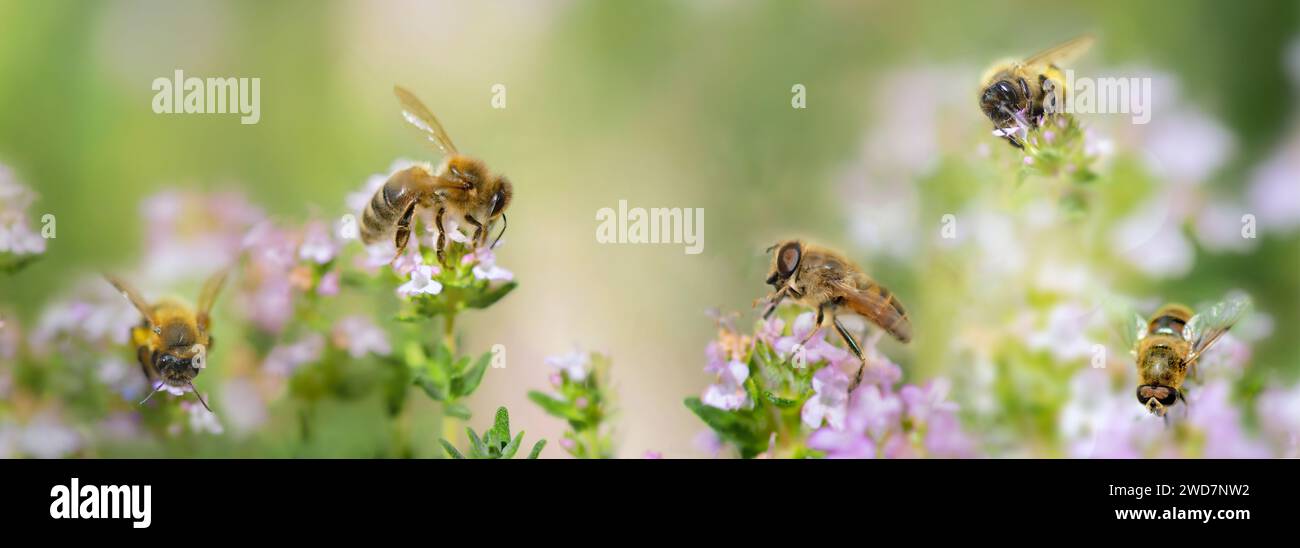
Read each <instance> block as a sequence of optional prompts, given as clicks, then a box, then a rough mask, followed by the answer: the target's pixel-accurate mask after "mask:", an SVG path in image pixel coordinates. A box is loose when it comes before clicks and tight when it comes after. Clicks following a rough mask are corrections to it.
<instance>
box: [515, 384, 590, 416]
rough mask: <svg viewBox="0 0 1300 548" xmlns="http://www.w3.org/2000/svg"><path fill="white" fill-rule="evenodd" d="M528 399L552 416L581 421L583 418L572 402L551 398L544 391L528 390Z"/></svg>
mask: <svg viewBox="0 0 1300 548" xmlns="http://www.w3.org/2000/svg"><path fill="white" fill-rule="evenodd" d="M528 399H530V400H532V402H533V403H535V404H537V405H538V406H540V407H541V408H542V410H543V411H546V413H547V414H548V415H551V416H553V417H557V418H561V419H565V420H572V421H582V420H583V419H584V417H583V416H582V413H581V412H579V411H578V410H577V409H575V408H574V407H573V405H572V404H570V403H569V402H567V401H563V400H559V399H556V398H553V397H551V396H550V395H548V394H546V393H544V392H538V391H537V390H529V391H528Z"/></svg>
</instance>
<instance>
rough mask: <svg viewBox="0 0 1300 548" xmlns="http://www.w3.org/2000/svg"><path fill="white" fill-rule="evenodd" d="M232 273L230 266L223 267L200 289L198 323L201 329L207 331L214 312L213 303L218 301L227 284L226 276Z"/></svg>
mask: <svg viewBox="0 0 1300 548" xmlns="http://www.w3.org/2000/svg"><path fill="white" fill-rule="evenodd" d="M229 274H230V269H229V268H223V269H221V270H220V271H218V272H217V273H216V274H213V275H212V277H210V278H208V281H206V282H203V289H202V290H201V291H199V303H198V305H199V308H198V313H199V314H198V324H199V329H202V330H204V331H207V329H208V319H209V317H210V315H209V314H210V313H211V312H212V305H213V304H215V303H216V302H217V295H218V294H220V293H221V288H222V287H223V286H224V285H225V284H226V277H227V276H228V275H229Z"/></svg>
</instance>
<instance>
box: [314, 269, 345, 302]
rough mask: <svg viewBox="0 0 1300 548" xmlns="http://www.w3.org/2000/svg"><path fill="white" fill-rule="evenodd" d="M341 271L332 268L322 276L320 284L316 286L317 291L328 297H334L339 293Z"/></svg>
mask: <svg viewBox="0 0 1300 548" xmlns="http://www.w3.org/2000/svg"><path fill="white" fill-rule="evenodd" d="M339 278H340V276H339V271H337V270H331V271H329V272H326V273H325V275H323V276H321V277H320V284H318V285H317V286H316V293H317V294H318V295H324V296H327V297H333V296H334V295H338V294H339Z"/></svg>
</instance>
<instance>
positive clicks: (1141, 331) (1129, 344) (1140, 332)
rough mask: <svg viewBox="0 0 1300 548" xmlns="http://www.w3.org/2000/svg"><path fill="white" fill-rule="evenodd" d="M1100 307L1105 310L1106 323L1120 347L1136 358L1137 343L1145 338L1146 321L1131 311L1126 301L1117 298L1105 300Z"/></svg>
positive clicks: (1134, 311)
mask: <svg viewBox="0 0 1300 548" xmlns="http://www.w3.org/2000/svg"><path fill="white" fill-rule="evenodd" d="M1102 307H1103V308H1104V309H1105V314H1106V323H1107V324H1108V325H1110V326H1111V329H1112V330H1113V331H1114V332H1115V335H1116V336H1117V338H1118V339H1119V343H1120V346H1121V347H1123V348H1125V349H1127V350H1128V351H1129V353H1130V354H1133V355H1134V356H1136V355H1137V348H1138V341H1141V340H1142V339H1143V338H1145V337H1146V336H1147V319H1146V318H1144V317H1142V315H1141V314H1138V313H1137V311H1136V310H1133V307H1132V306H1131V305H1129V304H1128V302H1127V301H1123V300H1121V299H1119V298H1108V299H1106V300H1105V301H1104V302H1103V304H1102Z"/></svg>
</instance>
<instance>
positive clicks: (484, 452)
mask: <svg viewBox="0 0 1300 548" xmlns="http://www.w3.org/2000/svg"><path fill="white" fill-rule="evenodd" d="M465 433H467V434H469V443H470V454H472V455H474V457H475V458H480V459H481V458H486V457H488V456H489V455H490V453H488V448H487V446H485V445H483V440H481V439H479V437H478V434H475V433H474V429H473V428H469V427H466V428H465Z"/></svg>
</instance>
